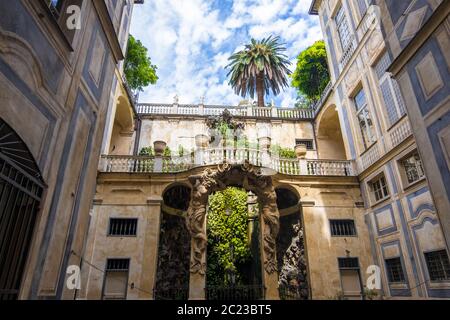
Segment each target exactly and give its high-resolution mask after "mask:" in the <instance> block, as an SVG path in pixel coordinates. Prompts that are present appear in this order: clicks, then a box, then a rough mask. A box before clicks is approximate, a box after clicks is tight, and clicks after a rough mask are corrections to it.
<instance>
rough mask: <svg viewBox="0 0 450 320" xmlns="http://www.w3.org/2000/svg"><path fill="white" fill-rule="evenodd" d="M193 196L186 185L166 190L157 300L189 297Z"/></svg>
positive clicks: (159, 255)
mask: <svg viewBox="0 0 450 320" xmlns="http://www.w3.org/2000/svg"><path fill="white" fill-rule="evenodd" d="M190 197H191V190H190V188H188V187H186V186H184V185H175V186H171V187H169V188H168V189H167V190H166V191H165V192H164V193H163V201H164V202H163V205H162V210H161V227H160V236H159V248H158V265H157V273H156V286H155V290H154V299H155V300H186V299H188V297H189V261H190V252H191V246H190V244H191V238H190V235H189V232H188V230H187V228H186V211H187V209H188V207H189V200H190Z"/></svg>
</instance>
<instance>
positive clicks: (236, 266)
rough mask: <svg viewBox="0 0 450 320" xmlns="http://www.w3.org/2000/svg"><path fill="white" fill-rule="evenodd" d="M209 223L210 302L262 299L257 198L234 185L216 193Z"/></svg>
mask: <svg viewBox="0 0 450 320" xmlns="http://www.w3.org/2000/svg"><path fill="white" fill-rule="evenodd" d="M206 220H207V240H208V246H207V268H206V270H207V272H206V299H208V300H258V299H262V298H263V288H262V279H261V263H260V232H259V214H258V205H257V199H256V196H255V195H254V194H253V193H252V192H247V191H246V190H245V189H243V188H239V187H234V186H230V187H227V188H226V189H225V190H221V191H216V192H215V193H213V194H211V195H210V197H209V201H208V213H207V219H206Z"/></svg>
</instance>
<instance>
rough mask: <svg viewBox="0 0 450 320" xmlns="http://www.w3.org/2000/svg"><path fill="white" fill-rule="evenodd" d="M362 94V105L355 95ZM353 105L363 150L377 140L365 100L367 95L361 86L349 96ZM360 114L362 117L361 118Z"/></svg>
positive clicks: (367, 148) (367, 103)
mask: <svg viewBox="0 0 450 320" xmlns="http://www.w3.org/2000/svg"><path fill="white" fill-rule="evenodd" d="M361 93H362V94H363V95H364V103H363V104H362V106H359V103H358V102H357V97H358V96H359V95H360V94H361ZM351 99H352V101H353V105H354V110H355V116H356V121H357V125H358V127H359V131H360V134H361V138H362V142H363V147H364V151H366V150H369V149H370V148H371V147H372V145H374V144H375V143H376V142H377V133H376V128H375V123H374V120H373V118H372V113H371V111H370V108H369V102H368V101H367V95H366V92H365V90H364V88H363V87H360V88H359V89H358V90H356V93H355V94H354V95H353V96H352V97H351ZM361 115H362V118H361ZM361 120H363V121H364V124H365V129H364V128H363V127H362V126H361ZM369 120H370V122H371V124H372V125H371V126H370V125H369ZM366 136H367V138H368V141H366V138H365V137H366Z"/></svg>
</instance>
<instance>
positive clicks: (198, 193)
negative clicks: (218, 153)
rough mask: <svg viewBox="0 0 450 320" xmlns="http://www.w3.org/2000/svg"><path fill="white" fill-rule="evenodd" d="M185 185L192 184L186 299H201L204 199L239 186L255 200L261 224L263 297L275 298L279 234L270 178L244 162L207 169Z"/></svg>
mask: <svg viewBox="0 0 450 320" xmlns="http://www.w3.org/2000/svg"><path fill="white" fill-rule="evenodd" d="M189 182H190V183H191V184H192V195H191V202H190V205H189V209H188V212H187V219H186V222H187V227H188V230H189V232H190V234H191V264H190V281H189V298H190V299H205V291H204V290H205V284H206V247H207V236H206V214H207V204H208V197H209V195H210V194H211V193H213V192H216V191H222V190H225V188H226V187H227V186H241V187H243V188H244V189H246V190H247V191H252V192H253V193H254V194H255V195H256V196H257V197H258V204H259V208H260V216H261V221H262V223H261V238H262V239H261V240H262V246H261V261H262V262H263V264H262V265H263V284H264V286H265V288H266V295H265V296H266V298H267V299H278V286H277V282H278V272H277V271H278V270H277V259H276V238H277V235H278V231H279V212H278V207H277V203H276V197H277V196H276V193H275V188H274V186H273V184H272V178H271V177H269V176H265V175H263V174H262V173H261V169H260V168H256V167H253V166H252V165H250V164H249V163H247V162H246V163H244V164H242V165H231V164H228V163H223V164H220V165H218V166H217V168H216V169H210V168H208V169H206V170H205V171H204V172H203V173H202V174H200V175H194V176H191V177H189Z"/></svg>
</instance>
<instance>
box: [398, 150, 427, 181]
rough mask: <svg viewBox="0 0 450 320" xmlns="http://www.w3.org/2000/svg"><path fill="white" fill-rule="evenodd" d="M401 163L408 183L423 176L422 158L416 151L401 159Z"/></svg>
mask: <svg viewBox="0 0 450 320" xmlns="http://www.w3.org/2000/svg"><path fill="white" fill-rule="evenodd" d="M401 163H402V165H403V168H404V170H405V174H406V179H407V181H408V183H409V184H411V183H414V182H416V181H419V180H420V179H422V178H423V177H425V171H424V170H423V165H422V159H420V156H419V154H418V153H417V152H415V153H414V154H412V155H410V156H408V157H407V158H405V159H403V160H402V162H401Z"/></svg>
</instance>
